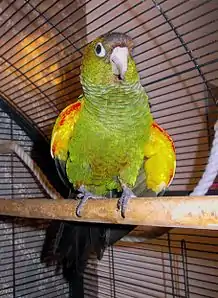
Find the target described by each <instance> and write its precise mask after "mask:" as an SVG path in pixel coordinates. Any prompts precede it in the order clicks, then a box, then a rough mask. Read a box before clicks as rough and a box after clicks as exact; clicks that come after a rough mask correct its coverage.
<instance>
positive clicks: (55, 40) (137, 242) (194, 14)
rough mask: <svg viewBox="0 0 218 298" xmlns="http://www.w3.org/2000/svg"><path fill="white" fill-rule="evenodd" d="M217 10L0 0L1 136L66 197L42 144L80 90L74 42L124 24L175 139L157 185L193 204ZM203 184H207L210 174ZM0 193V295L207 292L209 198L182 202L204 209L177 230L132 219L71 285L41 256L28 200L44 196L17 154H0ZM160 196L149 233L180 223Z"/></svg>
mask: <svg viewBox="0 0 218 298" xmlns="http://www.w3.org/2000/svg"><path fill="white" fill-rule="evenodd" d="M217 13H218V1H217V0H205V1H204V0H199V1H197V0H196V1H194V0H191V1H190V0H177V1H173V0H144V1H128V0H119V1H115V0H104V1H96V0H80V1H79V0H62V1H60V0H34V1H33V0H3V1H1V2H0V40H1V42H0V139H4V140H15V141H16V142H18V143H19V144H20V145H22V146H23V148H24V149H25V151H26V152H28V153H29V154H30V155H31V156H32V158H33V159H34V160H35V161H36V163H37V164H38V166H39V167H40V168H41V169H42V171H43V172H44V173H45V174H46V176H47V177H48V178H49V180H50V182H51V183H52V184H53V186H54V187H55V188H56V190H57V191H58V192H60V193H61V194H62V195H64V193H65V191H66V189H65V188H64V186H63V185H62V183H61V181H60V179H59V177H58V175H57V173H56V170H55V166H54V164H53V161H52V160H51V158H50V153H49V140H50V136H51V131H52V127H53V125H54V121H55V119H56V117H57V116H58V114H59V113H60V111H61V110H62V109H63V108H64V107H66V106H67V105H69V104H70V103H72V102H73V101H75V100H76V98H77V97H78V96H79V95H80V94H81V86H80V79H79V73H80V63H81V57H82V54H83V50H84V47H85V46H86V45H87V44H88V43H89V42H90V41H92V40H93V39H94V38H96V37H97V36H100V35H102V34H104V33H106V32H109V31H111V32H112V31H119V32H124V33H128V34H129V36H131V37H132V39H133V41H134V53H133V57H134V59H135V62H136V64H137V69H138V71H139V73H140V78H141V83H142V85H143V86H144V88H145V90H146V92H147V94H148V95H149V99H150V105H151V110H152V114H153V116H154V118H155V120H156V121H157V122H158V123H159V124H160V125H161V126H162V127H163V128H164V129H167V131H168V132H169V134H170V135H171V136H172V138H173V140H174V142H175V147H176V152H177V169H176V174H175V178H174V180H173V182H172V184H171V186H170V188H169V190H168V191H167V192H166V195H167V196H170V198H171V201H172V202H175V201H174V196H180V201H179V203H180V204H182V203H184V202H192V201H188V200H185V196H188V195H189V194H190V192H191V191H192V190H193V189H194V187H195V186H196V185H197V183H198V181H199V180H200V178H201V176H202V174H203V173H204V171H205V167H206V165H207V162H208V156H209V154H210V151H211V147H212V142H213V139H214V129H213V127H214V124H215V122H216V120H217V106H216V103H217V97H218V91H217V90H218V89H217V88H218V87H217V85H218V77H217V71H218V50H217V45H218V30H217V25H218V18H217ZM208 194H210V195H216V194H217V182H216V180H215V182H214V183H213V185H212V186H211V187H210V190H209V192H208ZM0 196H1V198H2V199H1V206H0V211H1V214H3V215H4V216H5V214H8V215H12V216H10V217H3V216H1V223H0V229H1V236H0V252H1V254H0V264H1V266H0V271H1V272H0V297H4V298H10V297H14V298H15V297H22V298H27V297H31V298H37V297H48V298H49V297H78V298H80V297H101V298H104V297H105V298H106V297H114V298H115V297H116V298H121V297H132V298H136V297H137V298H142V297H184V298H185V297H186V298H187V297H190V298H194V297H202V298H203V297H214V298H215V297H217V292H218V281H217V280H218V279H217V278H218V269H217V268H218V257H217V255H218V238H217V232H216V229H217V210H218V209H217V208H218V207H217V206H218V205H217V198H216V197H215V196H214V197H213V200H212V199H211V200H208V201H205V202H208V203H206V204H205V203H204V198H203V199H202V198H201V200H200V199H199V201H198V198H195V203H196V202H197V201H198V202H199V204H197V205H191V203H190V205H189V206H191V207H190V208H192V207H193V208H196V206H199V205H200V204H203V205H204V207H205V208H203V211H202V213H201V217H199V218H198V221H197V222H196V221H194V222H193V223H192V222H191V221H190V219H189V220H187V221H185V217H184V218H183V219H184V220H183V221H182V224H181V226H183V228H175V229H172V230H170V231H168V232H166V233H165V234H164V235H162V236H161V237H158V238H156V239H150V238H154V235H155V231H157V230H156V229H155V227H151V226H149V225H147V226H146V225H143V226H142V225H141V226H140V223H139V226H138V228H137V229H135V230H134V232H133V233H132V234H131V237H125V238H123V239H121V241H119V242H117V243H116V245H114V246H112V247H110V248H109V249H108V250H107V251H106V253H105V255H104V257H103V259H102V260H101V261H96V259H95V257H94V256H93V257H91V259H90V261H89V263H88V266H87V268H86V271H85V275H84V280H83V284H81V288H82V290H81V293H79V292H78V293H77V294H75V292H74V289H72V287H71V285H70V284H68V283H67V282H66V281H65V280H64V278H63V277H62V273H61V271H60V272H58V273H57V272H56V271H55V267H54V266H52V265H51V266H50V267H47V266H45V265H44V264H42V263H41V262H40V252H41V248H42V244H43V240H44V236H45V230H46V227H47V225H48V219H49V216H48V214H47V217H46V216H45V218H47V219H45V218H43V212H42V210H41V213H40V205H37V204H38V203H36V205H37V208H36V206H35V209H34V208H32V209H31V204H32V203H31V202H33V203H34V202H40V199H48V196H47V194H46V193H45V191H44V190H43V188H42V187H41V185H40V184H39V183H38V181H37V179H35V178H34V176H33V175H32V173H31V171H30V170H29V169H28V168H27V167H25V165H24V164H23V163H22V162H21V160H20V159H19V158H18V157H17V156H16V155H15V154H6V155H5V154H1V155H0ZM182 196H183V197H182ZM25 198H26V199H28V200H29V202H30V205H28V203H26V201H21V199H25ZM4 199H7V200H6V201H5V200H4ZM31 199H32V200H31ZM37 199H39V201H37ZM161 200H162V201H160V204H161V205H159V206H160V210H159V209H158V208H159V207H157V210H156V212H157V214H158V216H159V217H161V216H163V217H162V222H161V224H160V226H161V228H160V229H159V230H158V231H159V234H162V233H161V232H164V231H165V227H166V226H167V227H174V226H175V227H176V226H178V225H174V224H175V222H174V223H172V222H171V224H170V223H169V221H167V218H166V217H164V214H165V215H166V213H165V211H166V210H164V211H163V210H162V207H161V206H163V205H162V204H163V202H165V201H164V198H163V199H161ZM205 200H206V199H205ZM45 201H46V202H47V200H45ZM6 202H7V204H8V205H7V204H6ZM19 202H22V204H21V203H19ZM24 202H25V203H24ZM176 202H178V200H177V201H176ZM13 203H14V205H13ZM19 204H20V205H19ZM25 204H27V205H28V208H30V209H28V212H29V213H28V214H27V213H26V214H24V212H23V210H24V209H25V206H26V205H25ZM49 204H53V202H51V201H49ZM193 204H194V203H193ZM203 205H202V206H203ZM49 206H51V205H49ZM52 206H53V205H52ZM6 207H7V208H6ZM209 207H211V208H209ZM53 208H55V207H54V206H53ZM207 208H209V209H207ZM36 209H37V210H36ZM41 209H42V208H41ZM54 210H56V211H57V209H54ZM195 210H196V209H195ZM208 210H209V211H208ZM211 210H212V211H211ZM150 211H151V210H150ZM189 211H191V209H190V210H188V212H189ZM31 212H32V213H31ZM37 212H38V213H37ZM57 212H58V211H57ZM158 212H159V213H158ZM196 212H197V211H196ZM37 214H38V215H39V214H41V215H40V216H37ZM13 215H14V216H13ZM44 215H45V214H44ZM59 215H60V214H59ZM65 215H66V214H65ZM68 215H69V213H68ZM22 216H23V217H24V216H26V217H29V219H24V218H23V217H22ZM56 216H58V215H57V214H56ZM197 216H199V214H197ZM30 217H33V218H34V217H35V218H36V219H30ZM153 217H155V213H154V212H153ZM37 218H38V219H37ZM39 218H41V219H39ZM186 219H187V218H186ZM84 220H86V219H84ZM193 220H194V219H193ZM208 223H209V224H210V225H209V224H208ZM142 224H145V223H144V222H142ZM207 224H208V225H207ZM184 228H185V229H184ZM157 236H158V235H157ZM83 295H84V296H83Z"/></svg>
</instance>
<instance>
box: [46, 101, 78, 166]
mask: <svg viewBox="0 0 218 298" xmlns="http://www.w3.org/2000/svg"><path fill="white" fill-rule="evenodd" d="M82 105H83V101H82V100H80V101H77V102H75V103H73V104H71V105H69V106H67V107H66V108H65V109H64V110H63V111H62V112H61V113H60V115H59V116H58V118H57V120H56V122H55V125H54V128H53V131H52V137H51V148H50V149H51V156H52V157H53V158H55V157H58V158H59V159H60V160H64V161H65V160H66V159H67V152H68V144H69V140H70V138H71V136H72V133H73V129H74V125H75V123H76V121H77V119H78V117H79V112H80V110H81V107H82Z"/></svg>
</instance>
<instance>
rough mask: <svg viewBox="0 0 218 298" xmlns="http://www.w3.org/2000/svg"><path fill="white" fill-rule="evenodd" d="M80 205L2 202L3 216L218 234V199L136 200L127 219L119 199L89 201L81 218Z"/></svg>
mask: <svg viewBox="0 0 218 298" xmlns="http://www.w3.org/2000/svg"><path fill="white" fill-rule="evenodd" d="M77 204H78V202H77V201H74V200H49V199H16V200H9V199H0V214H1V215H7V216H16V217H26V218H41V219H58V220H70V221H83V222H101V223H114V224H116V223H119V224H131V225H147V226H166V227H184V228H185V227H186V228H199V229H203V228H206V229H213V230H218V196H206V197H158V198H134V199H131V200H130V201H129V204H128V206H127V210H126V218H125V219H123V218H122V217H121V215H120V212H119V211H117V207H116V204H117V200H116V199H107V200H105V199H102V200H92V199H90V200H88V202H87V203H86V205H85V206H84V208H83V210H82V217H80V218H79V217H77V216H76V215H75V208H76V206H77Z"/></svg>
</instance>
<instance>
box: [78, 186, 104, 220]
mask: <svg viewBox="0 0 218 298" xmlns="http://www.w3.org/2000/svg"><path fill="white" fill-rule="evenodd" d="M78 191H79V192H80V193H79V194H78V195H77V198H79V199H80V202H79V204H78V206H77V207H76V215H77V216H78V217H80V216H81V210H82V208H83V207H84V205H85V203H86V202H87V201H88V199H90V198H92V199H100V198H102V197H99V196H95V195H93V194H92V193H91V192H89V191H87V190H86V189H85V187H84V186H83V185H82V186H80V188H79V189H78Z"/></svg>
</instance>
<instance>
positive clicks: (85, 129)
mask: <svg viewBox="0 0 218 298" xmlns="http://www.w3.org/2000/svg"><path fill="white" fill-rule="evenodd" d="M83 85H84V86H85V87H86V98H85V100H84V106H83V108H82V110H81V112H80V113H81V114H80V117H79V119H78V121H77V123H76V125H75V128H74V133H73V136H72V138H71V140H70V144H69V158H68V160H67V168H66V170H67V175H68V178H69V180H70V182H71V183H73V185H74V186H75V187H76V188H78V187H79V186H81V185H84V186H85V187H86V189H88V190H89V191H90V192H93V193H95V194H98V195H105V194H106V193H107V192H108V191H109V190H112V189H118V190H120V184H119V183H118V177H119V178H121V179H122V181H123V182H124V183H125V184H126V185H128V186H130V187H133V186H134V183H135V181H136V178H137V175H138V172H139V169H140V167H141V165H142V162H143V159H144V145H145V143H146V139H147V138H148V136H149V129H150V125H151V121H152V118H151V114H150V111H149V107H148V101H147V96H146V94H145V92H144V90H143V88H142V87H141V85H140V83H135V84H133V85H131V86H130V85H125V84H122V85H120V86H111V87H107V88H104V90H103V92H102V89H101V87H96V86H92V85H91V84H90V83H87V82H83ZM99 102H100V104H99Z"/></svg>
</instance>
